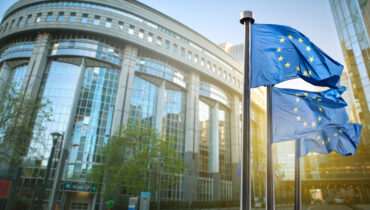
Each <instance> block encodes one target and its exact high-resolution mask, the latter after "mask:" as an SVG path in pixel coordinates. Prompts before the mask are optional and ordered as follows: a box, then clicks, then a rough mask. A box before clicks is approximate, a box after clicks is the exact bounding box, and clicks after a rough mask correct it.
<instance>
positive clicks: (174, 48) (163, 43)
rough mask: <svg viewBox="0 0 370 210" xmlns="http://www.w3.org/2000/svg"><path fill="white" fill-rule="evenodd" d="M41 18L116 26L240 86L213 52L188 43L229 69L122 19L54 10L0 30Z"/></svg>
mask: <svg viewBox="0 0 370 210" xmlns="http://www.w3.org/2000/svg"><path fill="white" fill-rule="evenodd" d="M42 20H44V21H45V22H51V21H56V22H71V23H73V22H80V23H82V24H93V25H97V26H99V25H104V26H105V27H106V28H116V29H117V30H118V31H126V32H127V33H128V34H130V35H133V36H137V37H138V38H140V39H143V40H146V41H148V42H151V43H154V44H155V45H157V46H159V47H164V48H165V49H166V50H168V51H171V52H172V53H174V54H176V55H180V56H182V57H184V58H187V59H188V60H191V61H192V62H194V63H196V64H198V65H200V66H202V67H204V68H206V69H207V70H209V71H211V72H213V74H216V75H218V76H219V77H221V78H222V80H227V81H228V82H230V83H231V84H233V85H235V86H237V87H239V88H241V87H242V82H241V81H240V79H238V78H236V76H235V75H232V74H231V73H230V70H232V67H230V65H228V64H226V63H225V62H223V61H222V60H220V59H218V58H217V57H216V56H214V55H213V54H211V53H209V52H207V51H205V50H204V49H202V48H201V47H199V46H198V45H196V44H193V43H191V42H190V43H189V45H190V46H192V47H193V48H194V49H197V50H198V51H200V52H202V53H203V54H206V55H208V56H209V57H211V58H212V59H214V60H217V61H218V62H220V63H222V64H223V65H225V66H227V67H228V69H229V70H225V69H223V68H221V67H219V66H217V65H216V64H214V63H212V62H211V61H209V60H206V59H205V58H204V57H203V56H201V55H200V54H197V53H195V52H193V51H191V50H187V49H186V48H185V47H183V46H180V45H178V44H176V43H172V42H170V41H169V40H167V39H165V38H163V37H161V36H157V35H154V34H153V33H151V32H148V31H145V30H144V29H142V28H137V27H135V26H134V25H131V24H129V25H128V26H125V23H124V22H123V21H119V20H118V21H113V19H112V18H110V17H107V18H103V17H102V16H99V15H91V14H87V13H82V14H79V15H77V13H76V12H54V13H53V12H48V13H37V14H29V15H27V16H26V17H19V18H18V19H17V20H16V19H13V20H11V21H10V24H9V22H7V23H5V26H4V28H3V27H1V28H0V32H5V31H6V30H7V29H12V28H13V27H14V26H15V25H16V26H21V25H27V24H30V23H32V22H34V23H39V22H41V21H42ZM15 23H16V24H15ZM126 28H127V29H126ZM161 29H163V28H161ZM161 31H166V30H161ZM166 34H167V33H166Z"/></svg>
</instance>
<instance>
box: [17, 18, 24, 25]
mask: <svg viewBox="0 0 370 210" xmlns="http://www.w3.org/2000/svg"><path fill="white" fill-rule="evenodd" d="M22 19H23V17H19V19H18V23H17V26H20V25H21V24H22Z"/></svg>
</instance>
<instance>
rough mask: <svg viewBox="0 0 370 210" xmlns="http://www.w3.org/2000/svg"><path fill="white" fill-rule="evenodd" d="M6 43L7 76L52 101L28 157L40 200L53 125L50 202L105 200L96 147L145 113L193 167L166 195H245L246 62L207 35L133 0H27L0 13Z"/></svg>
mask: <svg viewBox="0 0 370 210" xmlns="http://www.w3.org/2000/svg"><path fill="white" fill-rule="evenodd" d="M0 49H1V50H0V65H1V71H0V76H1V79H3V81H8V82H13V83H15V84H16V85H18V86H19V87H20V88H21V91H24V93H25V94H26V96H27V97H29V98H30V99H35V100H38V99H40V100H43V101H49V102H50V104H49V105H50V106H51V108H52V109H53V113H52V117H51V118H52V121H51V122H48V123H47V124H46V125H45V126H46V128H47V130H46V131H45V132H44V137H43V138H42V139H38V141H37V142H35V141H34V140H31V143H30V146H29V150H28V153H27V155H26V157H24V160H25V163H26V164H25V168H24V170H23V173H22V175H21V181H20V188H19V193H20V194H21V195H23V196H24V197H25V198H27V199H29V200H31V201H33V203H35V201H36V200H37V199H38V194H39V193H38V189H39V187H38V186H40V184H41V183H42V180H43V174H44V172H45V168H46V162H47V160H48V157H49V154H50V149H51V146H52V143H51V142H52V140H51V136H49V134H50V133H51V132H60V133H63V134H64V137H63V141H62V142H60V143H59V144H58V145H57V148H56V153H55V154H56V155H55V156H54V157H53V164H52V170H51V173H50V179H49V180H50V182H49V183H48V186H47V193H46V196H45V199H44V204H45V206H46V205H47V206H49V207H50V206H51V205H55V202H58V203H60V204H61V207H62V208H64V209H77V208H78V209H94V208H95V207H98V206H99V203H102V202H101V200H100V196H99V194H98V193H96V192H97V191H99V189H97V188H96V186H94V185H92V184H91V183H90V182H89V179H88V178H87V175H88V173H89V170H91V168H92V166H93V165H94V164H99V160H100V159H101V158H100V157H99V153H98V149H99V148H100V147H101V146H103V145H105V144H106V143H107V142H108V141H109V138H110V137H111V136H113V135H114V133H115V131H116V130H117V128H118V127H119V126H120V125H126V124H127V123H128V120H129V119H139V120H141V121H144V122H146V123H147V124H148V125H152V126H154V127H155V128H156V129H158V130H159V131H160V132H161V133H162V136H172V137H175V139H176V141H177V149H178V151H179V152H180V153H181V157H180V158H182V159H183V161H184V164H185V165H186V166H187V167H185V171H184V173H183V174H182V175H180V176H181V178H180V181H179V182H178V183H176V184H174V185H173V187H172V188H171V189H162V190H161V192H160V194H159V196H158V199H161V200H181V201H188V200H193V201H194V200H202V201H210V200H239V191H240V189H239V188H240V181H239V177H238V166H239V160H240V148H241V141H240V139H241V100H242V87H243V72H242V64H241V63H240V62H238V61H237V60H235V59H234V58H233V57H232V56H230V55H229V54H228V53H226V52H225V51H223V50H222V49H221V48H219V47H218V46H217V45H215V44H214V43H212V42H210V41H209V40H208V39H207V38H205V37H203V36H201V35H200V34H198V33H197V32H195V31H194V30H192V29H190V28H188V27H186V26H185V25H183V24H181V23H179V22H178V21H176V20H174V19H172V18H170V17H168V16H166V15H165V14H162V13H160V12H158V11H156V10H154V9H152V8H150V7H148V6H146V5H144V4H142V3H139V2H136V1H133V0H114V1H112V0H110V1H109V0H94V1H93V0H91V1H89V0H87V1H77V0H73V1H72V0H70V1H68V0H65V1H53V0H50V1H49V0H20V1H18V2H16V3H15V4H14V5H12V6H11V7H10V8H9V9H8V10H7V12H6V13H5V15H4V18H3V20H2V22H1V25H0ZM261 94H262V95H261ZM253 98H255V99H256V100H254V101H252V102H253V104H252V108H253V109H254V110H259V111H256V112H254V113H255V114H252V118H253V119H252V121H253V123H252V124H253V125H252V126H253V130H254V131H255V132H254V134H253V135H254V136H255V138H260V139H263V138H264V135H265V131H264V124H265V123H264V120H265V118H264V115H262V114H261V113H263V110H264V95H263V93H255V95H254V96H253ZM64 154H65V155H66V159H65V161H64V158H63V155H64ZM55 192H59V193H55ZM152 199H156V197H152Z"/></svg>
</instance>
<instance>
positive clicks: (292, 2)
mask: <svg viewBox="0 0 370 210" xmlns="http://www.w3.org/2000/svg"><path fill="white" fill-rule="evenodd" d="M139 1H140V2H142V3H144V4H146V5H148V6H150V7H152V8H154V9H156V10H158V11H160V12H162V13H164V14H166V15H168V16H169V17H171V18H173V19H175V20H177V21H179V22H181V23H183V24H184V25H186V26H188V27H190V28H191V29H193V30H195V31H196V32H198V33H199V34H201V35H203V36H204V37H206V38H207V39H209V40H210V41H212V42H214V43H215V44H220V43H222V42H225V41H229V42H231V43H232V44H239V43H242V42H243V40H244V30H243V26H242V25H241V24H240V23H239V15H240V12H241V11H245V10H249V11H253V13H254V19H255V22H256V23H269V24H280V25H288V26H291V27H293V28H295V29H297V30H299V31H300V32H302V33H303V34H305V35H306V36H307V37H308V38H309V39H310V40H311V41H312V42H313V43H315V44H316V45H317V46H319V47H320V48H321V49H322V50H323V51H324V52H326V53H327V54H328V55H329V56H331V57H332V58H333V59H335V60H337V61H338V62H340V63H342V64H343V65H344V59H343V54H342V51H341V47H340V42H339V39H338V35H337V31H336V29H335V25H334V20H333V16H332V13H331V10H330V5H329V0H309V1H305V0H139ZM14 2H16V0H0V17H2V16H3V14H4V13H5V11H6V9H7V8H9V7H10V5H12V4H13V3H14Z"/></svg>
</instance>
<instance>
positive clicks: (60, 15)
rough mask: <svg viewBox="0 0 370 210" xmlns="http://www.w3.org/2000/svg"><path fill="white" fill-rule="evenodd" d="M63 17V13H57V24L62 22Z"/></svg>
mask: <svg viewBox="0 0 370 210" xmlns="http://www.w3.org/2000/svg"><path fill="white" fill-rule="evenodd" d="M63 16H64V12H59V15H58V18H57V21H58V22H62V21H63Z"/></svg>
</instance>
